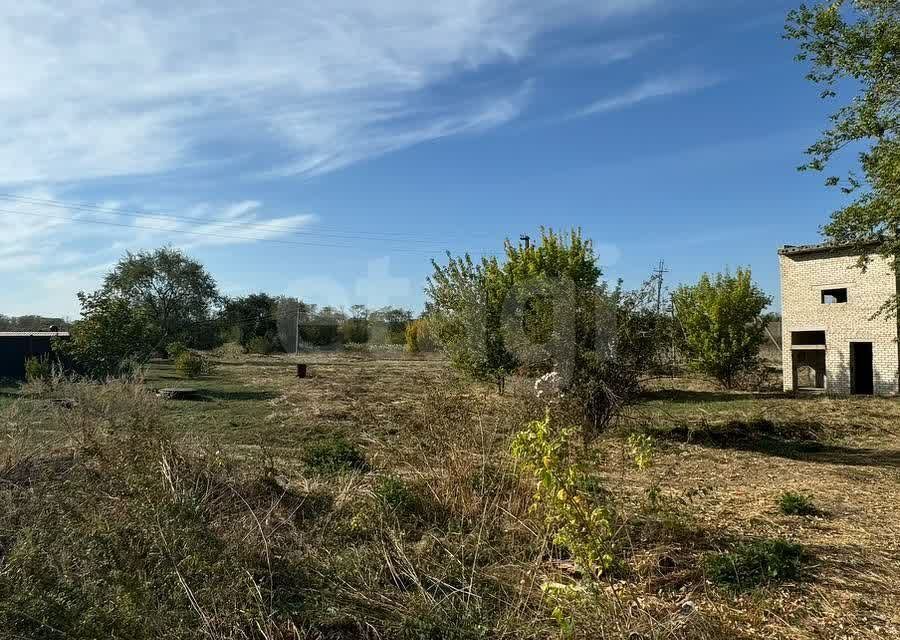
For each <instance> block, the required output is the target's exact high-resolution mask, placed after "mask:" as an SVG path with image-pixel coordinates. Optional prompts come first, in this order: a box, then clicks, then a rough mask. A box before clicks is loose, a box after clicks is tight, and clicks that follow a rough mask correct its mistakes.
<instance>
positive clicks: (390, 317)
mask: <svg viewBox="0 0 900 640" xmlns="http://www.w3.org/2000/svg"><path fill="white" fill-rule="evenodd" d="M412 319H413V315H412V312H411V311H409V310H407V309H402V308H398V307H382V308H380V309H369V308H367V307H365V306H363V305H354V306H352V307H350V309H349V311H348V310H344V309H338V308H335V307H330V306H324V307H319V306H317V305H314V304H308V303H305V302H303V301H302V300H298V299H297V298H290V297H284V296H271V295H268V294H266V293H253V294H250V295H248V296H243V297H239V298H231V299H228V300H226V301H225V303H224V305H223V306H222V309H221V313H220V317H219V322H218V336H216V337H217V338H218V340H217V342H238V343H240V344H241V345H242V346H243V347H245V348H247V349H248V350H250V351H254V352H258V353H269V352H272V351H293V349H294V347H295V345H296V346H299V347H301V348H302V347H334V346H339V345H342V344H354V343H367V344H396V345H400V344H404V342H405V340H406V327H407V326H408V325H409V323H410V322H411V321H412Z"/></svg>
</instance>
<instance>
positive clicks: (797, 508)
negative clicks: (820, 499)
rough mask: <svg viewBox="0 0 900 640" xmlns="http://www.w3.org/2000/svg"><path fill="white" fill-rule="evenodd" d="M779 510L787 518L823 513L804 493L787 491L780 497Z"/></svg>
mask: <svg viewBox="0 0 900 640" xmlns="http://www.w3.org/2000/svg"><path fill="white" fill-rule="evenodd" d="M778 510H779V511H781V513H783V514H784V515H786V516H814V515H818V514H819V513H821V512H820V511H819V509H818V507H816V505H815V504H813V501H812V498H810V497H809V496H805V495H803V494H802V493H795V492H793V491H785V492H784V493H782V494H781V495H780V496H778Z"/></svg>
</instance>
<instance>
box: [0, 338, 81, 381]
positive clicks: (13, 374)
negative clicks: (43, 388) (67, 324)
mask: <svg viewBox="0 0 900 640" xmlns="http://www.w3.org/2000/svg"><path fill="white" fill-rule="evenodd" d="M68 337H69V334H68V333H62V332H58V331H6V332H0V378H13V379H16V380H24V379H25V360H27V359H28V358H40V357H42V356H49V355H50V354H51V351H52V347H51V344H52V341H53V339H54V338H63V339H65V338H68Z"/></svg>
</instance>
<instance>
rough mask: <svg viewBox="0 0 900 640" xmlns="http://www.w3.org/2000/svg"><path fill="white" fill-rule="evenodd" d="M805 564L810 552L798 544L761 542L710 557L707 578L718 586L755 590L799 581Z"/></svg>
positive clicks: (777, 541)
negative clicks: (764, 586) (755, 588)
mask: <svg viewBox="0 0 900 640" xmlns="http://www.w3.org/2000/svg"><path fill="white" fill-rule="evenodd" d="M806 561H807V553H806V551H805V550H804V549H803V547H802V546H801V545H799V544H796V543H793V542H787V541H785V540H760V541H756V542H749V543H746V544H742V545H739V546H738V547H737V548H735V549H734V550H733V551H730V552H727V553H717V554H714V555H711V556H709V557H707V559H706V575H707V577H708V578H709V579H710V580H711V581H713V582H715V583H716V584H720V585H724V586H728V587H732V588H736V589H752V588H754V587H758V586H762V585H768V584H774V583H779V582H786V581H790V580H799V579H800V578H801V577H802V576H803V567H804V564H806Z"/></svg>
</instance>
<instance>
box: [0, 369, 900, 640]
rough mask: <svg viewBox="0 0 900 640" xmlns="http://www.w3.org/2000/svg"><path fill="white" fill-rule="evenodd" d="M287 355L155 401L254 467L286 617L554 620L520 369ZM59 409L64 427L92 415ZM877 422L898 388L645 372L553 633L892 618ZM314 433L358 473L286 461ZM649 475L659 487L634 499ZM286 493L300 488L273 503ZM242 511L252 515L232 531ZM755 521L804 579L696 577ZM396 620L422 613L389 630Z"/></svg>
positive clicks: (853, 627) (298, 456)
mask: <svg viewBox="0 0 900 640" xmlns="http://www.w3.org/2000/svg"><path fill="white" fill-rule="evenodd" d="M301 359H302V360H306V361H309V362H311V363H312V366H311V369H310V373H311V376H310V378H308V379H305V380H298V379H297V378H296V377H295V375H294V368H293V363H294V362H295V361H296V358H294V357H290V356H279V357H269V358H263V357H260V356H253V357H235V358H232V359H229V360H223V361H222V362H221V363H220V365H219V367H218V369H217V373H216V374H215V377H214V378H209V379H206V380H201V381H200V382H199V383H198V384H199V385H200V386H201V387H203V388H204V389H205V393H206V394H207V399H206V400H205V401H202V402H193V403H192V402H172V403H165V404H162V405H160V406H159V407H158V410H159V411H161V412H162V414H161V415H162V416H163V422H165V423H167V424H169V425H172V427H173V429H174V431H175V433H176V437H177V438H178V439H180V440H181V441H182V442H187V441H190V442H191V443H194V442H196V441H198V440H199V441H200V442H201V443H205V446H207V447H208V448H209V447H211V448H212V450H217V449H218V448H219V447H221V448H222V450H223V451H225V452H226V453H228V454H230V455H232V456H234V457H235V458H236V461H235V462H234V464H235V465H237V467H236V468H239V469H243V471H241V473H242V474H244V475H248V474H249V475H248V477H258V476H260V475H262V476H264V477H266V478H268V480H266V482H273V483H275V485H274V486H275V487H276V490H275V494H273V495H274V496H275V497H273V498H271V502H270V504H268V506H264V507H262V508H261V509H260V510H258V511H254V510H253V509H250V510H245V511H246V513H245V514H244V516H243V520H242V524H243V526H245V527H246V528H247V531H246V532H245V534H244V535H246V536H247V540H248V544H251V543H252V544H256V543H257V542H258V541H259V540H260V539H262V538H266V539H271V540H272V541H273V542H272V544H278V545H284V546H283V548H281V549H279V550H276V551H274V552H273V553H283V554H284V557H290V558H291V559H292V563H296V564H298V565H303V566H306V567H307V569H308V573H309V574H310V576H307V577H305V578H304V579H309V580H311V581H312V582H313V583H314V584H316V585H322V587H321V588H322V591H321V593H319V595H317V596H316V598H319V600H316V602H317V603H318V604H316V605H314V607H313V609H314V611H305V612H304V613H303V615H304V616H308V617H307V618H304V620H302V621H298V623H297V628H298V629H304V630H305V632H308V633H310V634H312V635H310V636H309V637H334V638H350V637H360V636H363V637H372V638H375V637H385V638H391V637H403V638H438V637H445V636H443V635H440V634H441V631H440V630H441V629H444V630H445V631H446V633H447V637H448V636H449V634H450V631H451V630H452V631H453V632H454V633H457V632H458V633H457V635H456V636H454V637H460V638H469V637H472V638H475V637H504V638H550V637H556V636H558V635H559V632H558V630H557V629H556V626H555V623H554V622H553V621H552V620H551V618H550V610H551V608H552V607H551V606H550V603H549V602H548V601H547V599H546V597H545V595H544V594H543V593H542V592H541V589H540V585H541V583H542V582H546V581H558V582H561V583H566V584H569V583H572V584H574V578H575V575H576V573H575V571H574V568H573V567H572V566H571V565H570V563H568V562H567V561H566V560H565V558H564V555H563V554H560V553H559V550H557V549H553V548H552V545H548V543H547V540H546V537H545V536H544V535H543V534H542V532H541V530H540V526H539V524H538V523H537V522H536V521H535V520H534V518H533V517H532V516H531V515H530V514H529V513H528V502H529V496H530V493H531V490H530V488H529V487H528V486H527V484H525V483H524V482H523V481H522V480H521V479H520V478H519V477H518V476H517V475H516V474H515V473H514V469H513V467H512V465H511V463H510V460H509V457H508V443H509V437H510V435H511V434H512V432H513V431H515V430H516V429H518V428H519V427H520V426H521V425H522V424H523V423H524V422H525V421H526V420H528V419H529V418H532V417H535V416H537V415H540V414H541V412H542V409H541V407H540V406H536V405H535V404H534V402H533V401H532V400H530V399H529V395H528V389H529V384H528V381H524V380H521V381H516V383H515V384H511V385H509V386H508V387H507V388H508V390H509V393H508V394H507V395H506V396H504V397H498V396H497V395H496V394H495V392H494V391H493V388H492V387H491V386H487V385H478V384H472V383H469V382H467V381H464V380H461V379H460V378H459V377H458V376H457V375H455V374H454V373H453V372H451V371H450V370H449V369H448V368H447V366H446V364H445V363H442V362H440V361H435V360H419V359H412V358H403V357H396V356H395V357H393V358H391V359H388V358H387V357H386V356H385V355H384V354H354V355H352V356H348V355H340V354H316V355H315V356H312V355H307V356H303V357H301ZM168 375H169V373H168V370H167V369H166V368H165V367H164V366H158V367H156V369H155V370H154V372H152V374H151V376H150V378H149V381H148V384H150V385H151V386H164V385H166V384H167V383H168V381H169V379H168V377H167V376H168ZM142 398H143V397H142ZM107 401H108V402H110V403H112V401H113V398H112V397H109V398H107ZM144 401H145V400H144V399H141V402H144ZM42 403H43V404H42ZM48 406H49V405H48V404H46V400H43V399H35V400H30V401H27V402H26V403H24V404H19V405H17V406H16V407H15V408H14V409H13V410H12V412H11V413H8V414H7V421H6V423H5V426H6V428H7V430H8V432H9V433H10V434H12V433H13V431H14V429H19V430H22V429H26V430H27V429H31V430H32V431H34V432H35V433H37V434H40V435H41V438H38V440H35V439H34V438H33V437H30V438H29V439H28V442H30V443H31V444H30V445H29V447H30V448H29V447H24V448H23V445H22V439H21V438H9V439H8V440H7V443H8V445H7V446H6V447H5V448H4V451H6V452H7V453H8V460H10V461H12V460H16V459H19V460H21V459H25V458H27V459H29V460H30V459H33V458H34V457H35V456H40V455H41V450H40V446H39V445H35V444H34V443H35V442H37V441H40V440H43V441H46V440H47V439H48V438H49V439H50V440H53V438H52V437H50V436H53V435H54V433H55V438H56V440H55V441H56V442H57V443H58V442H59V441H60V437H61V436H60V434H59V433H56V432H54V424H53V423H54V419H53V416H54V415H58V413H50V412H48V409H47V407H48ZM92 406H104V405H103V404H102V403H101V404H100V405H96V403H94V405H92ZM110 410H111V411H114V410H115V409H114V408H113V407H112V404H110ZM155 410H156V409H154V411H155ZM52 411H54V412H60V411H66V409H65V408H64V407H62V406H60V405H58V404H57V405H54V408H53V410H52ZM147 414H148V415H150V414H152V412H150V411H148V412H147ZM73 415H80V414H77V413H76V414H73ZM10 416H12V417H10ZM71 419H74V418H70V420H71ZM79 419H80V420H83V421H84V424H83V425H82V426H81V427H78V428H77V429H74V431H75V432H76V433H81V432H83V431H84V430H85V429H86V428H89V427H90V426H91V424H93V423H94V421H95V420H96V416H94V418H90V417H88V418H83V419H82V418H79ZM82 427H83V428H82ZM69 429H70V430H71V429H72V425H69ZM632 430H643V431H648V432H650V433H653V434H654V435H655V436H656V441H657V445H656V446H657V451H656V458H655V465H654V467H652V468H651V469H650V470H649V471H646V472H638V471H636V470H634V469H633V468H632V465H630V464H629V463H628V462H627V460H626V459H625V457H624V456H623V437H624V436H625V435H626V434H627V433H629V432H630V431H632ZM898 430H900V402H898V401H897V400H887V399H832V398H824V397H820V398H790V397H785V396H782V395H780V394H774V393H766V394H752V393H743V392H723V391H721V390H719V389H717V388H715V387H714V386H711V385H709V384H708V383H704V382H702V381H697V380H686V379H680V380H658V381H654V383H653V384H652V385H650V386H649V388H648V390H647V394H646V396H645V398H644V400H643V402H641V403H640V404H639V405H638V406H636V407H633V408H632V409H631V410H630V411H629V413H628V417H627V419H625V420H623V421H622V422H621V423H620V424H619V425H618V426H617V428H616V430H614V432H612V433H610V434H609V435H608V436H607V437H605V438H603V439H602V440H601V441H600V442H598V443H597V444H596V445H595V446H596V447H597V451H598V452H599V453H600V454H601V455H602V458H601V459H602V462H601V463H599V464H598V466H597V472H598V475H599V477H600V478H601V480H602V482H603V486H605V487H606V488H608V489H609V490H611V491H612V493H613V494H614V496H615V499H616V503H617V504H618V505H619V507H618V512H617V525H618V526H619V527H620V528H619V535H620V539H621V546H620V548H621V555H622V558H623V560H624V565H625V566H624V569H623V570H622V571H621V572H620V573H619V574H617V575H616V577H615V579H614V580H612V581H611V582H610V583H608V584H604V585H601V586H600V587H599V589H598V591H597V592H588V593H587V594H586V595H584V596H576V597H574V598H573V599H572V600H571V601H570V602H568V604H567V605H566V612H567V615H569V616H571V618H572V621H573V622H574V623H575V627H574V630H573V632H572V637H577V638H631V639H632V640H636V639H638V638H654V639H656V638H659V639H662V638H697V639H701V638H705V639H709V640H723V639H725V638H773V639H774V638H783V639H794V638H801V639H805V638H810V639H811V638H865V639H874V638H891V637H900V612H898V608H897V604H898V603H900V515H898V512H897V509H896V506H897V504H900V435H898ZM334 433H340V434H343V435H344V436H346V437H348V438H349V439H351V440H353V441H355V442H358V443H360V444H361V446H362V447H363V448H364V449H365V452H366V454H367V457H368V458H369V460H370V462H371V464H372V467H373V471H371V472H369V473H366V474H362V475H359V474H353V475H340V476H336V477H320V476H316V475H311V474H310V473H309V472H308V471H307V470H305V469H304V468H303V467H302V462H301V461H302V452H303V450H304V447H306V446H308V444H309V443H310V442H314V441H316V440H319V439H323V438H328V437H329V436H330V435H331V434H334ZM13 443H16V446H18V447H19V448H20V449H19V450H13V449H12V448H11V446H12V445H13ZM191 446H194V445H193V444H191ZM10 464H12V462H7V463H6V465H7V466H6V467H5V468H6V469H9V465H10ZM389 474H390V475H392V476H396V477H398V478H400V479H401V480H402V481H403V482H405V483H407V485H408V487H410V490H411V491H415V492H417V493H416V495H418V496H419V497H420V498H419V502H416V504H419V505H424V506H423V507H422V508H421V509H420V510H421V511H422V513H416V514H414V515H415V517H414V518H411V519H404V518H403V517H401V516H398V515H397V514H396V513H391V512H384V511H380V510H378V508H377V504H378V501H377V499H376V498H375V495H376V492H377V486H378V482H379V479H380V478H383V477H385V476H387V475H389ZM253 486H255V485H253ZM651 488H656V489H657V490H658V492H659V493H660V495H661V496H662V497H661V498H660V500H659V501H658V503H657V504H656V505H655V506H653V507H652V508H651V506H650V505H649V504H648V499H647V492H648V490H649V489H651ZM787 490H790V491H797V492H800V493H804V494H808V495H810V496H811V497H812V499H813V500H814V502H815V504H816V506H817V507H819V508H820V509H822V510H823V512H824V514H823V515H821V516H815V517H797V516H785V515H782V514H780V513H779V511H778V508H777V498H778V496H779V495H780V494H781V493H782V492H784V491H787ZM279 495H280V496H281V497H280V498H279V497H278V496H279ZM292 496H293V498H292ZM298 496H299V498H297V497H298ZM294 499H296V500H299V502H297V505H302V504H306V505H307V507H300V508H298V511H297V513H293V514H292V513H291V508H290V507H291V505H293V504H294V503H293V502H291V500H294ZM251 502H252V501H251ZM313 504H315V505H320V506H317V507H315V508H314V509H312V508H311V507H310V505H313ZM273 505H274V506H273ZM308 508H309V509H310V510H308ZM307 511H308V515H302V514H305V513H307ZM298 514H299V515H300V516H302V517H300V518H299V519H298V517H297V516H298ZM251 515H252V517H250V516H251ZM279 518H280V519H279ZM273 529H275V530H276V531H277V535H274V534H273V535H270V533H271V532H272V530H273ZM259 530H261V531H263V532H265V535H264V536H259V535H258V534H256V533H253V532H254V531H259ZM254 536H255V537H254ZM773 538H784V539H788V540H792V541H796V542H799V543H801V544H803V545H804V546H805V547H806V548H807V549H808V550H809V551H810V552H811V553H812V555H813V558H814V562H813V566H811V567H810V568H809V570H808V578H807V579H806V580H804V581H802V582H800V583H789V584H785V585H780V586H773V587H768V588H765V589H762V590H757V591H751V592H733V591H729V590H726V589H724V588H721V587H717V586H714V585H712V584H710V583H708V582H707V581H706V579H705V575H704V571H703V558H704V557H705V556H706V555H707V554H710V553H714V552H716V551H719V550H723V549H729V548H731V547H732V546H733V544H735V543H737V542H739V541H745V540H760V539H773ZM254 540H255V541H256V542H253V541H254ZM291 566H294V564H292V565H291ZM281 579H284V578H283V577H282V578H281ZM326 585H327V586H326ZM263 587H264V585H263ZM263 591H264V589H263ZM416 620H418V621H422V623H423V625H424V626H422V627H421V628H418V627H415V628H414V629H413V630H412V631H410V630H409V628H408V623H410V622H411V621H416ZM323 621H324V622H323ZM360 621H365V623H366V624H368V625H369V626H368V627H367V626H366V624H363V623H362V622H360ZM304 622H305V623H306V626H305V627H304V626H303V624H304ZM325 622H327V623H328V624H325ZM317 625H318V626H317ZM323 625H324V626H323ZM329 625H330V626H329ZM341 625H344V626H341ZM429 625H431V626H429ZM285 628H286V627H285ZM416 628H418V629H419V631H416V630H415V629H416ZM323 630H327V631H328V633H330V634H331V635H327V634H326V633H325V631H323ZM316 633H319V634H321V635H316ZM435 633H436V634H438V635H428V634H435ZM366 634H368V635H366ZM467 634H468V635H467ZM0 635H2V634H0Z"/></svg>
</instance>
